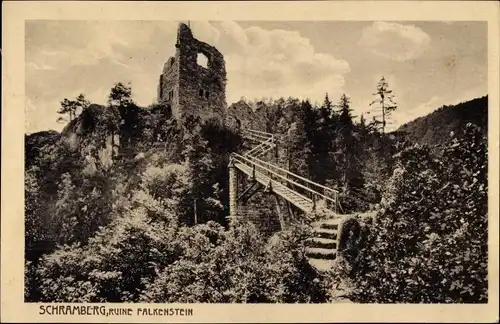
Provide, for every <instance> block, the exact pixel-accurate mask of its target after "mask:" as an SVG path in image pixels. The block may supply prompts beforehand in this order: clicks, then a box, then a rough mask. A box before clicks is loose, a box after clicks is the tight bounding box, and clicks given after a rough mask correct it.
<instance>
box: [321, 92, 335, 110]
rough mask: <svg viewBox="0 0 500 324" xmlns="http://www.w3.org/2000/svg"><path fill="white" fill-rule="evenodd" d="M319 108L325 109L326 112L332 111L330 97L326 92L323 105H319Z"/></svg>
mask: <svg viewBox="0 0 500 324" xmlns="http://www.w3.org/2000/svg"><path fill="white" fill-rule="evenodd" d="M321 108H322V109H324V110H326V111H327V112H328V114H331V113H332V112H333V104H332V101H331V100H330V98H328V93H327V94H326V95H325V100H324V101H323V106H321Z"/></svg>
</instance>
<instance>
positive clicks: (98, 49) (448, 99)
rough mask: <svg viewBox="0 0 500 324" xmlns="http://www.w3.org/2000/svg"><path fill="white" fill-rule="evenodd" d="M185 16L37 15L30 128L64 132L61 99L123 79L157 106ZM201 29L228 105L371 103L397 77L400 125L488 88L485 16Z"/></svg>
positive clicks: (92, 95)
mask: <svg viewBox="0 0 500 324" xmlns="http://www.w3.org/2000/svg"><path fill="white" fill-rule="evenodd" d="M177 24H178V23H177V22H171V21H50V20H45V21H27V22H26V97H27V99H26V112H27V113H26V131H27V132H30V133H31V132H36V131H40V130H48V129H55V130H61V129H62V127H63V126H64V125H62V124H58V123H56V119H57V117H58V116H57V113H56V112H57V110H58V109H59V102H60V101H61V100H62V99H63V98H72V97H75V96H76V95H78V94H79V93H84V94H85V95H86V96H87V97H88V98H89V99H90V100H91V101H92V102H95V103H99V104H105V102H106V97H107V95H108V93H109V90H110V89H111V87H112V86H113V83H115V82H118V81H121V82H129V81H130V82H131V83H132V91H133V97H134V100H135V101H136V102H137V103H138V104H139V105H142V106H147V105H149V104H151V103H152V102H153V101H154V100H155V97H156V88H157V82H158V78H159V74H160V73H161V70H162V66H163V64H164V62H165V61H166V60H167V59H168V58H169V57H170V56H173V55H174V51H175V47H174V44H175V37H176V31H177ZM191 27H192V30H193V33H194V36H195V37H196V38H198V39H200V40H202V41H205V42H207V43H209V44H212V45H215V46H216V47H217V48H218V49H219V50H220V51H221V52H222V54H223V55H224V57H225V60H226V69H227V73H228V75H227V77H228V84H227V101H228V105H230V104H231V103H233V102H235V101H237V100H239V99H240V98H241V97H246V98H247V99H254V98H262V97H275V98H278V97H282V96H283V97H289V96H291V97H297V98H302V99H306V98H309V99H310V100H311V101H312V102H322V101H323V98H324V96H325V93H327V92H328V94H329V96H330V98H331V99H332V101H334V102H336V101H337V100H338V98H339V97H340V95H341V94H342V93H346V94H348V95H349V96H350V97H351V98H352V108H353V109H354V110H355V114H357V115H360V114H361V113H362V112H366V111H367V110H368V109H369V106H368V104H369V103H370V102H371V101H372V100H373V98H372V93H373V92H374V91H375V87H376V84H377V81H378V80H379V79H380V78H381V77H382V76H385V78H386V79H387V80H388V82H389V86H390V88H392V90H393V91H394V94H395V95H396V101H397V103H398V106H399V107H398V110H397V111H396V112H395V113H394V116H393V122H394V124H393V128H394V127H396V126H398V125H400V124H402V123H405V122H407V121H409V120H412V119H414V118H416V117H418V116H421V115H425V114H427V113H429V112H431V111H432V110H434V109H436V108H438V107H440V106H442V105H444V104H454V103H458V102H461V101H465V100H468V99H472V98H475V97H479V96H483V95H486V94H487V79H488V76H487V71H488V69H487V25H486V23H481V22H453V23H451V22H352V21H348V22H332V21H328V22H326V21H325V22H306V21H304V22H296V21H294V22H262V21H256V22H252V21H244V22H241V21H239V22H238V21H237V22H230V21H222V22H191Z"/></svg>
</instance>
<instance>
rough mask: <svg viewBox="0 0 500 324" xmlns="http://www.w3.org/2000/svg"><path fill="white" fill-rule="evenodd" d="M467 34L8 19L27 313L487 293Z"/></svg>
mask: <svg viewBox="0 0 500 324" xmlns="http://www.w3.org/2000/svg"><path fill="white" fill-rule="evenodd" d="M486 31H487V25H486V24H485V23H482V22H445V21H444V22H404V21H402V22H384V21H374V22H335V21H314V22H307V21H301V22H276V21H262V22H250V21H245V22H238V21H213V22H212V21H181V22H174V21H46V20H43V21H29V22H27V23H26V137H25V156H26V160H25V222H26V223H25V224H26V226H25V231H26V233H25V240H26V241H25V242H26V243H25V252H26V254H25V257H26V269H25V270H26V272H25V275H26V283H25V284H26V286H25V288H26V290H25V294H26V295H25V298H26V301H35V302H37V301H48V302H55V301H59V302H156V303H166V302H175V303H177V302H180V303H332V302H333V303H335V302H358V303H373V302H377V303H395V302H406V303H436V302H439V303H484V302H487V300H488V280H487V264H488V259H487V237H488V231H487V225H488V213H487V208H488V204H487V202H488V199H487V192H488V183H487V160H488V159H487V129H488V93H487V90H488V88H487V56H486V55H487V51H486V50H487V33H486Z"/></svg>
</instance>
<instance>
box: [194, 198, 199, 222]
mask: <svg viewBox="0 0 500 324" xmlns="http://www.w3.org/2000/svg"><path fill="white" fill-rule="evenodd" d="M194 224H195V225H196V224H198V215H197V210H196V198H194Z"/></svg>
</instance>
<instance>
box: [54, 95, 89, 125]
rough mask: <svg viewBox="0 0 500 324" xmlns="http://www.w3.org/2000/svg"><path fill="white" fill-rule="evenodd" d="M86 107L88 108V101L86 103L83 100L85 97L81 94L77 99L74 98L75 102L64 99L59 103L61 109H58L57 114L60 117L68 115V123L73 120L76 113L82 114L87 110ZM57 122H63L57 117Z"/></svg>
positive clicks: (62, 119)
mask: <svg viewBox="0 0 500 324" xmlns="http://www.w3.org/2000/svg"><path fill="white" fill-rule="evenodd" d="M88 106H90V101H88V100H87V99H86V98H85V95H84V94H83V93H81V94H79V95H78V97H76V99H75V100H69V99H67V98H64V100H63V101H61V109H59V110H58V111H57V113H58V114H61V115H65V114H68V115H69V121H72V120H73V119H75V117H76V115H77V113H78V112H82V111H83V110H84V109H86V108H88ZM57 121H58V122H61V121H64V118H63V117H59V118H58V119H57Z"/></svg>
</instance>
